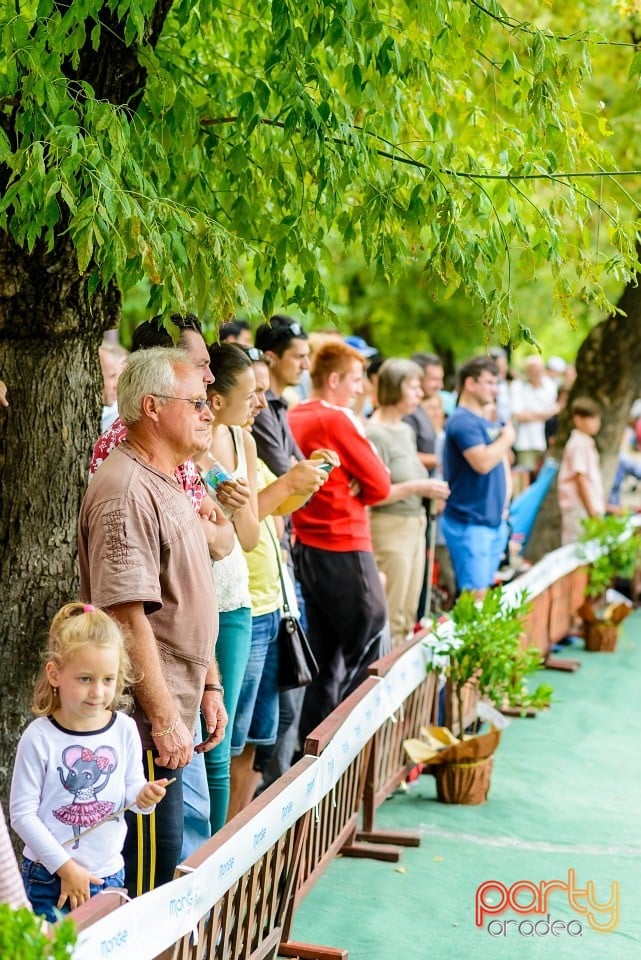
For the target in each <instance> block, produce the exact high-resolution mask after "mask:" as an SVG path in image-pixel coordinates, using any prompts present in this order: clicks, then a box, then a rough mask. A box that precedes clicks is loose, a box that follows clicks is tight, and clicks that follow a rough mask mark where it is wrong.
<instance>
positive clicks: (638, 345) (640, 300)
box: [527, 280, 641, 561]
mask: <svg viewBox="0 0 641 960" xmlns="http://www.w3.org/2000/svg"><path fill="white" fill-rule="evenodd" d="M617 306H618V308H619V310H621V311H623V314H619V313H616V314H613V315H612V316H610V317H607V318H606V319H605V320H602V321H601V323H599V324H598V325H597V326H596V327H594V329H593V330H591V331H590V333H589V334H588V335H587V337H586V338H585V340H584V341H583V343H582V344H581V347H580V349H579V352H578V355H577V360H576V373H577V376H576V382H575V384H574V387H573V388H572V392H571V394H570V399H569V404H570V403H571V402H572V400H573V399H574V398H575V397H591V398H592V399H593V400H596V401H598V403H599V404H600V405H601V407H602V410H603V423H602V426H601V431H600V433H599V436H598V437H597V445H598V447H599V452H600V455H601V468H602V470H603V480H604V486H605V489H606V490H608V491H609V489H610V487H611V485H612V480H613V477H614V472H615V469H616V463H617V457H618V454H619V447H620V446H621V439H622V437H623V431H624V429H625V426H626V423H627V421H628V417H629V413H630V408H631V406H632V404H633V402H634V400H635V399H636V398H637V397H638V396H639V394H640V393H641V336H640V335H639V330H641V286H639V284H638V280H637V283H629V284H628V285H627V287H626V288H625V290H624V291H623V294H622V296H621V299H620V300H619V302H618V304H617ZM569 404H568V405H569ZM571 428H572V425H571V422H570V416H569V413H566V414H565V416H564V417H563V418H562V420H561V431H560V434H559V439H558V443H559V455H560V452H561V451H562V449H563V446H564V445H565V442H566V440H567V438H568V435H569V433H570V430H571ZM560 542H561V516H560V513H559V508H558V503H557V496H556V481H555V482H554V483H553V484H552V487H551V488H550V492H549V493H548V495H547V497H546V498H545V501H544V503H543V504H542V506H541V509H540V510H539V512H538V515H537V518H536V522H535V524H534V529H533V531H532V536H531V537H530V541H529V543H528V549H527V555H528V558H529V559H530V560H533V561H536V560H539V559H540V558H541V557H542V556H543V555H544V554H545V553H547V552H548V551H550V550H554V549H555V548H556V547H558V546H559V544H560Z"/></svg>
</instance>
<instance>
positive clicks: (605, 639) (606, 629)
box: [583, 620, 619, 653]
mask: <svg viewBox="0 0 641 960" xmlns="http://www.w3.org/2000/svg"><path fill="white" fill-rule="evenodd" d="M583 631H584V633H585V649H586V650H590V651H591V652H592V653H614V651H615V650H616V646H617V640H618V639H619V625H618V623H608V622H607V621H606V620H594V621H593V622H592V623H588V622H587V621H586V622H584V625H583Z"/></svg>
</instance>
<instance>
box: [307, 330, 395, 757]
mask: <svg viewBox="0 0 641 960" xmlns="http://www.w3.org/2000/svg"><path fill="white" fill-rule="evenodd" d="M311 380H312V394H311V397H310V399H309V400H306V401H303V402H302V403H300V404H298V405H297V406H296V407H294V409H293V410H291V411H290V413H289V422H290V426H291V429H292V433H293V434H294V437H295V438H296V442H297V443H298V446H299V447H300V449H301V450H302V452H303V455H304V456H309V454H310V453H311V452H312V451H313V450H316V449H318V448H319V447H320V448H326V449H330V450H335V451H336V453H337V454H338V456H339V457H340V461H341V465H340V467H335V468H334V470H332V472H331V474H330V476H329V479H328V481H327V483H326V484H325V485H324V486H323V487H321V489H320V490H319V491H318V493H316V494H315V495H314V496H313V497H312V498H311V500H310V501H309V502H308V503H307V504H306V506H304V507H303V508H302V509H301V510H297V511H296V513H294V514H293V515H292V520H293V524H294V534H295V544H294V564H295V567H296V575H297V578H298V579H299V580H300V583H301V586H302V588H303V596H304V598H305V605H306V609H307V621H308V633H309V641H310V644H311V646H312V649H313V651H314V654H315V656H316V659H317V661H318V665H319V673H318V676H317V677H316V679H315V680H314V681H313V683H312V684H311V685H310V686H309V687H308V688H307V692H306V694H305V701H304V704H303V713H302V717H301V725H300V734H301V740H304V738H305V737H306V736H307V734H308V733H310V732H311V731H312V730H313V729H314V727H315V726H316V725H317V724H318V723H320V722H321V721H322V720H324V718H325V717H326V716H328V715H329V714H330V713H331V712H332V710H333V709H334V707H336V706H337V704H338V703H340V702H341V700H343V699H344V698H345V697H346V696H347V695H348V694H349V693H351V692H352V690H354V689H355V688H356V687H357V686H358V684H359V683H361V682H362V681H363V680H364V679H365V677H366V676H367V667H368V665H369V664H370V663H372V662H373V661H374V660H376V658H377V657H378V655H379V648H380V640H381V633H382V631H383V628H384V626H385V620H386V616H387V612H386V608H385V595H384V592H383V589H382V586H381V581H380V577H379V574H378V570H377V568H376V563H375V561H374V554H373V552H372V540H371V535H370V526H369V516H368V514H367V509H366V508H367V507H368V506H369V505H370V504H373V503H378V502H379V501H380V500H385V499H386V497H387V496H388V495H389V490H390V476H389V471H388V470H387V467H386V466H385V464H384V463H383V461H382V460H381V459H380V457H379V456H378V454H377V453H376V451H375V450H374V448H373V447H372V445H371V444H370V442H369V440H367V438H366V437H365V434H364V433H363V430H362V427H361V426H360V423H359V421H358V420H357V419H356V417H355V416H354V415H353V414H352V412H351V409H350V407H351V404H352V402H353V400H354V398H355V397H357V396H358V395H359V394H361V393H362V392H363V358H362V357H361V355H360V354H359V353H358V352H357V351H356V350H355V349H354V348H353V347H350V346H348V345H347V344H345V343H341V342H338V341H337V342H334V341H332V342H330V343H327V344H326V345H325V346H323V347H321V348H320V349H319V350H318V352H317V353H316V355H315V357H314V360H313V363H312V369H311Z"/></svg>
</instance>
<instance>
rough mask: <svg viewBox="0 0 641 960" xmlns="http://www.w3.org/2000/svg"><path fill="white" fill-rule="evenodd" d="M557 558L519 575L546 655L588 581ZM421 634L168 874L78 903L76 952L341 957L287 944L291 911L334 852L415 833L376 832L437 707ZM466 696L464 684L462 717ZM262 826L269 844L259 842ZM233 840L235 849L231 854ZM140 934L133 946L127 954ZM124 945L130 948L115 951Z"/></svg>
mask: <svg viewBox="0 0 641 960" xmlns="http://www.w3.org/2000/svg"><path fill="white" fill-rule="evenodd" d="M551 556H552V557H553V556H554V555H551ZM563 557H564V563H565V567H564V568H563V571H562V573H560V575H559V577H558V579H557V580H551V581H550V582H548V581H546V580H545V578H539V579H540V581H541V583H540V585H539V586H536V581H537V576H536V572H532V571H530V573H531V576H530V577H529V578H528V577H527V575H526V576H525V577H524V578H523V582H524V584H525V583H528V582H529V583H534V584H535V587H534V589H533V590H530V591H529V592H530V596H531V599H532V601H533V605H532V610H531V612H530V614H529V617H528V622H527V642H528V643H534V644H536V645H537V646H538V647H539V649H540V650H541V652H542V654H543V655H544V656H545V657H549V656H550V652H551V650H552V647H553V645H554V644H555V643H557V642H558V640H559V639H561V638H562V637H563V636H564V635H565V634H566V633H567V632H568V630H569V629H570V627H571V624H572V618H573V615H574V612H575V611H576V609H577V607H578V606H579V605H580V603H581V600H582V598H583V590H584V588H585V577H586V571H585V567H584V566H583V565H582V564H581V563H580V562H579V560H576V562H575V563H574V568H573V569H570V570H569V571H568V569H566V568H567V566H568V563H567V553H566V554H564V555H563ZM545 562H548V563H549V562H550V558H546V561H545ZM541 584H542V585H541ZM426 635H427V634H426V632H422V633H420V634H418V635H417V636H416V637H415V638H414V640H413V641H412V642H411V643H409V644H408V645H406V646H404V647H403V648H401V649H397V650H394V651H392V652H391V653H390V654H389V655H387V656H386V657H383V658H381V659H380V660H378V661H377V662H376V663H375V664H373V665H372V667H371V668H370V677H369V678H368V679H367V680H366V681H365V682H364V683H363V684H362V685H361V686H360V687H359V689H358V690H356V691H355V692H354V693H353V694H352V695H351V696H350V697H349V698H347V699H346V700H345V701H344V702H343V703H341V704H340V706H339V707H338V708H337V709H336V710H335V711H334V712H333V713H332V714H331V715H330V716H329V717H328V718H327V719H326V720H325V721H324V722H323V723H322V724H321V725H320V726H319V727H318V728H317V729H316V730H314V731H313V733H312V734H310V736H309V737H308V739H307V741H306V744H305V756H304V757H303V758H302V759H301V760H300V761H299V762H298V763H297V764H295V765H294V766H293V767H292V768H291V770H289V771H288V773H287V774H286V775H285V776H284V777H281V778H280V779H279V780H278V781H277V782H276V783H275V784H272V786H271V787H269V788H268V789H267V790H265V791H264V793H262V794H261V795H260V796H259V797H257V798H256V799H255V800H254V801H253V802H252V803H251V804H250V805H249V807H247V809H246V810H244V811H242V812H241V813H240V814H238V816H236V817H235V818H234V819H233V820H232V821H231V822H230V823H228V824H227V825H226V826H225V827H224V828H223V829H222V830H220V831H219V832H218V833H217V834H216V835H215V836H214V837H213V838H212V839H211V840H209V841H207V842H206V843H205V844H203V846H202V847H201V848H200V849H199V850H198V851H197V852H196V853H195V854H194V855H193V856H192V857H190V858H189V859H188V860H186V861H185V862H184V863H182V864H180V865H179V867H178V869H177V873H176V878H177V879H176V880H174V881H173V883H172V884H168V885H166V886H165V887H161V888H159V890H157V891H153V892H152V893H151V894H146V895H145V896H144V897H141V898H139V899H138V900H137V901H131V902H129V903H125V904H124V905H123V897H122V896H119V895H118V894H117V893H106V894H102V895H100V896H98V897H95V898H93V899H92V900H91V901H89V902H88V903H86V904H84V905H83V907H81V908H79V909H78V910H76V911H74V913H73V914H72V916H73V917H74V918H75V920H76V923H77V926H78V930H79V941H78V945H77V947H76V950H75V953H74V960H88V958H90V957H91V958H92V960H93V958H94V957H98V958H99V957H101V956H107V955H108V956H109V957H110V960H131V958H132V957H133V958H135V960H152V958H154V957H157V958H158V960H160V958H162V960H170V958H171V960H272V958H275V957H276V956H277V955H278V956H284V957H300V958H303V960H312V958H315V960H341V958H345V957H346V956H347V954H346V952H345V951H344V950H341V949H332V948H327V947H319V946H314V945H309V944H301V943H295V942H292V941H291V939H290V937H291V932H292V924H293V919H294V915H295V911H296V908H297V906H298V905H299V903H300V902H301V900H302V899H303V897H304V896H305V895H306V894H307V893H308V892H309V890H310V889H311V887H312V886H313V884H314V883H315V882H316V880H317V879H318V877H319V876H320V875H321V874H322V873H323V871H324V870H325V869H326V868H327V866H328V865H329V863H330V862H331V861H332V859H333V858H334V857H335V856H336V855H337V854H338V853H339V852H340V853H341V854H342V855H347V856H369V857H375V858H381V859H387V860H396V859H398V858H399V857H400V856H401V848H402V847H403V846H407V845H415V844H417V843H418V842H419V838H418V835H417V834H416V833H401V832H381V831H377V830H376V829H375V815H376V811H377V809H378V807H379V806H380V804H381V803H382V802H383V800H384V799H386V798H387V797H389V796H390V794H391V793H392V792H393V791H394V790H395V789H396V788H397V786H398V785H399V784H400V783H401V782H402V781H403V779H404V778H405V776H406V775H407V771H408V763H407V761H406V759H405V756H404V751H403V741H404V740H405V739H407V738H409V737H416V736H418V733H419V731H420V728H421V726H424V725H426V724H430V723H433V722H434V721H435V720H436V719H437V717H438V678H437V677H436V675H434V674H432V673H430V674H427V673H426V671H425V663H426V662H427V657H428V653H427V651H426V649H425V644H424V640H425V637H426ZM399 691H400V693H399ZM474 697H475V694H474V691H473V690H470V692H469V696H468V701H467V704H466V707H465V715H466V718H467V714H468V712H469V711H470V710H471V709H472V708H473V707H474ZM359 738H360V739H359ZM354 743H356V744H357V746H356V747H354ZM350 744H351V745H350ZM281 821H282V823H281ZM263 836H267V837H269V838H270V839H269V842H264V843H263V841H262V838H263ZM237 850H238V851H242V856H241V855H240V854H239V855H238V856H237V857H236V856H234V855H232V856H229V851H237ZM225 857H226V858H227V859H226V860H225V859H223V858H225ZM235 860H238V861H239V863H242V870H241V868H240V866H239V865H238V863H234V861H235ZM245 861H247V862H245ZM227 863H234V867H233V869H232V870H231V875H230V879H229V882H228V883H227V878H226V877H223V879H222V880H221V876H223V873H224V870H225V869H226V867H225V864H227ZM214 870H217V872H214V873H212V871H214ZM239 870H240V871H241V872H239ZM212 878H213V879H212ZM213 881H215V882H216V884H217V886H216V891H217V892H216V894H215V899H213V902H212V896H211V894H210V892H208V891H211V889H212V882H213ZM180 884H182V886H180ZM225 884H226V886H225ZM174 888H176V889H178V888H179V889H178V893H177V894H176V895H175V896H178V895H180V897H181V898H182V899H180V901H177V900H172V901H170V902H171V903H174V904H175V903H176V902H180V903H181V904H182V903H186V904H187V905H188V907H186V908H185V909H188V911H189V922H188V923H187V922H186V920H185V918H179V920H180V923H181V924H182V927H181V929H182V930H183V932H182V933H181V934H180V935H179V936H175V937H174V938H173V939H172V936H171V932H170V930H169V929H168V930H167V931H166V935H165V931H164V930H161V929H160V927H161V924H162V923H163V922H166V921H163V920H162V918H163V917H166V915H167V909H166V904H167V898H168V897H171V896H174V894H173V890H174ZM147 898H156V900H154V905H155V904H156V903H158V904H159V907H158V910H157V912H154V914H153V917H154V920H155V919H156V917H157V923H158V925H159V926H158V930H154V934H157V933H158V931H159V930H160V932H161V933H162V935H163V937H164V941H163V944H162V949H156V948H154V952H151V951H152V946H151V944H152V942H153V943H156V940H154V939H153V938H152V937H151V934H150V942H149V944H148V945H145V944H144V941H141V940H140V930H138V931H136V925H138V926H140V923H141V921H140V920H139V919H138V918H139V917H140V916H141V915H142V905H141V909H140V910H139V909H138V908H137V904H139V902H140V901H145V900H146V899H147ZM163 911H164V912H163ZM169 912H170V913H171V911H169ZM175 914H176V909H174V912H173V914H172V920H173V922H174V923H178V920H177V919H176V916H175ZM130 916H131V917H132V919H131V920H130V919H129V917H130ZM136 932H137V933H138V935H139V940H138V941H137V943H138V946H137V947H136V949H135V951H134V952H132V949H131V942H133V941H132V938H135V935H136ZM128 938H129V946H127V944H128ZM141 942H142V944H143V945H142V946H141V945H140V944H141ZM104 943H107V944H108V948H107V949H103V946H102V945H103V944H104ZM121 943H122V944H124V945H125V947H126V949H124V950H123V951H122V952H121V951H120V950H119V945H120V944H121Z"/></svg>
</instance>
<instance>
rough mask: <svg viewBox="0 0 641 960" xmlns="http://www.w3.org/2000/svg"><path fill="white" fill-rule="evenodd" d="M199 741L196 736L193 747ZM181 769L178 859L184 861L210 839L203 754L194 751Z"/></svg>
mask: <svg viewBox="0 0 641 960" xmlns="http://www.w3.org/2000/svg"><path fill="white" fill-rule="evenodd" d="M200 741H201V737H200V736H199V735H198V734H197V735H196V736H195V737H194V747H196V746H197V745H198V744H199V743H200ZM182 769H183V810H184V821H183V842H182V848H181V851H180V859H181V860H186V859H187V857H190V856H191V855H192V853H195V851H196V850H197V849H198V847H200V846H202V844H203V843H204V842H205V840H209V838H210V837H211V824H210V811H209V789H208V788H207V770H206V769H205V754H204V753H196V752H195V751H194V755H193V757H192V758H191V760H190V761H189V763H188V764H187V766H186V767H183V768H182Z"/></svg>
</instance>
